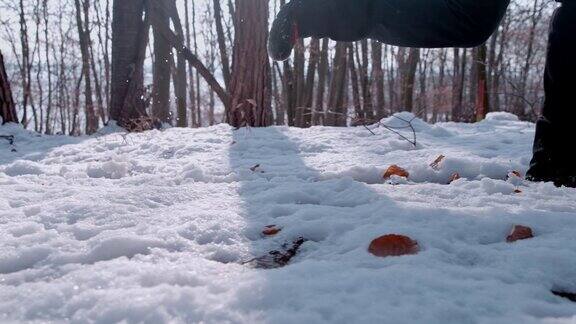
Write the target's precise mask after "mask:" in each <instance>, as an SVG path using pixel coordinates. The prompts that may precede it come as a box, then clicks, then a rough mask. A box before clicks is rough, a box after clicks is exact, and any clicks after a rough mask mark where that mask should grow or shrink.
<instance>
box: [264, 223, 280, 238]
mask: <svg viewBox="0 0 576 324" xmlns="http://www.w3.org/2000/svg"><path fill="white" fill-rule="evenodd" d="M280 231H282V229H281V228H278V227H276V225H268V226H266V227H265V228H264V230H263V231H262V234H264V235H266V236H273V235H276V234H278V233H280Z"/></svg>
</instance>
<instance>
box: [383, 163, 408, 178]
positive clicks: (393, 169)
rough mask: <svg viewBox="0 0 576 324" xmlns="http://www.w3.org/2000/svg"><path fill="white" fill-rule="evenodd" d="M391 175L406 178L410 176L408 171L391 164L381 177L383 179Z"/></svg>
mask: <svg viewBox="0 0 576 324" xmlns="http://www.w3.org/2000/svg"><path fill="white" fill-rule="evenodd" d="M392 176H399V177H403V178H408V177H409V176H410V173H408V171H406V170H404V169H402V168H401V167H399V166H397V165H395V164H393V165H391V166H390V167H389V168H388V170H386V172H385V173H384V176H383V178H384V180H388V179H390V178H391V177H392Z"/></svg>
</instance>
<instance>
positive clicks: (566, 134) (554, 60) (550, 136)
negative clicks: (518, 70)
mask: <svg viewBox="0 0 576 324" xmlns="http://www.w3.org/2000/svg"><path fill="white" fill-rule="evenodd" d="M574 21H576V3H575V2H574V1H571V2H568V1H566V2H565V3H563V4H562V6H561V7H560V8H558V9H557V10H556V12H555V13H554V17H553V19H552V24H551V27H550V37H549V40H548V54H547V58H546V70H545V75H544V90H545V95H546V99H545V102H544V107H543V110H542V115H543V117H542V118H540V120H539V121H538V123H537V124H536V138H535V140H534V157H533V158H532V162H531V163H530V170H529V171H528V173H527V176H526V177H527V179H528V180H532V181H546V182H554V183H555V184H556V185H557V186H569V187H576V158H574V155H575V154H574V149H573V146H574V129H573V127H574V126H573V125H572V123H573V122H574V121H575V120H576V107H575V106H576V104H574V99H573V97H574V78H575V77H576V60H574V57H576V24H575V23H574Z"/></svg>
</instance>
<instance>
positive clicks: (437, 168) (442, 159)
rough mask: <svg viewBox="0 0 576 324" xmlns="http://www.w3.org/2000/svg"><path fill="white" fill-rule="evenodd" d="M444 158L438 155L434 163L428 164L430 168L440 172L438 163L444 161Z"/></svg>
mask: <svg viewBox="0 0 576 324" xmlns="http://www.w3.org/2000/svg"><path fill="white" fill-rule="evenodd" d="M445 158H446V157H445V156H444V155H440V156H439V157H437V158H436V160H434V162H432V163H430V167H431V168H432V169H434V170H436V171H438V170H440V163H442V161H444V159H445Z"/></svg>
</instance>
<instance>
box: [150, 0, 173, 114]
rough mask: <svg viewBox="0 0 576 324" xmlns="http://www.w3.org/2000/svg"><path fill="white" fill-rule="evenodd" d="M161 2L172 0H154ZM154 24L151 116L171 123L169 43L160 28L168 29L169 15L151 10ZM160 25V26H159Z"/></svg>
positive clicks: (165, 5) (165, 12)
mask: <svg viewBox="0 0 576 324" xmlns="http://www.w3.org/2000/svg"><path fill="white" fill-rule="evenodd" d="M155 1H159V2H162V4H161V5H162V6H164V7H167V6H168V4H167V2H168V1H172V0H155ZM151 14H152V15H154V19H155V22H156V24H154V28H153V29H152V30H153V35H154V64H153V65H154V68H153V72H154V76H153V84H152V116H154V118H157V119H159V120H160V121H162V122H163V123H171V121H172V117H171V114H170V60H171V59H172V53H171V49H170V43H169V41H168V39H166V37H164V36H163V34H162V31H161V28H164V29H170V17H169V16H168V12H167V11H166V10H153V11H152V12H151ZM160 25H161V26H160Z"/></svg>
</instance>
